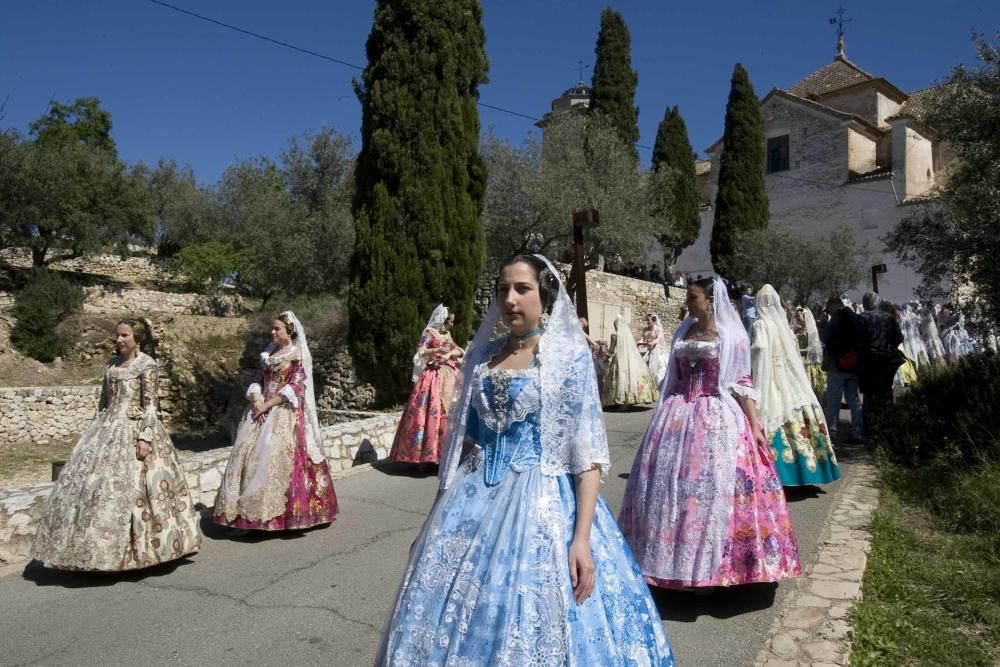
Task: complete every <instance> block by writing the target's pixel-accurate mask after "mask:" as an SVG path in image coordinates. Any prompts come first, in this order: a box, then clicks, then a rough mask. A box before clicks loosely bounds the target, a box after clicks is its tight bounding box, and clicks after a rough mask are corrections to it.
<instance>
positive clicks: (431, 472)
mask: <svg viewBox="0 0 1000 667" xmlns="http://www.w3.org/2000/svg"><path fill="white" fill-rule="evenodd" d="M372 467H373V468H375V469H376V470H378V471H379V472H380V473H382V474H385V475H389V476H390V477H412V478H413V479H425V478H427V477H437V473H438V467H437V466H436V465H431V466H429V467H426V468H421V467H420V466H419V465H418V464H416V463H400V462H397V461H388V460H384V459H383V460H382V461H377V462H375V463H373V464H372Z"/></svg>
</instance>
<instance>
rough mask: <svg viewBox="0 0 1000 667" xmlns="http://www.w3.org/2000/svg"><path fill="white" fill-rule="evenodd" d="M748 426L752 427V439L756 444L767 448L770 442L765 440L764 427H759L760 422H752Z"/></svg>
mask: <svg viewBox="0 0 1000 667" xmlns="http://www.w3.org/2000/svg"><path fill="white" fill-rule="evenodd" d="M750 428H751V429H753V439H754V441H755V442H756V443H757V446H758V447H762V448H764V449H767V447H768V445H769V444H770V443H769V442H768V441H767V436H766V435H764V429H762V428H761V427H760V424H752V425H751V426H750Z"/></svg>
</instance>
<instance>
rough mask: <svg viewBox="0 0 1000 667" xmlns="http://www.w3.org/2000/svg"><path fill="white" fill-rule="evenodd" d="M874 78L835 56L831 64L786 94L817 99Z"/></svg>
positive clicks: (842, 58)
mask: <svg viewBox="0 0 1000 667" xmlns="http://www.w3.org/2000/svg"><path fill="white" fill-rule="evenodd" d="M874 78H875V77H874V76H872V75H871V74H869V73H868V72H866V71H864V70H863V69H861V68H860V67H858V66H857V65H855V64H854V63H852V62H851V61H850V60H848V59H847V58H845V57H842V56H837V58H836V59H835V60H834V61H833V62H832V63H830V64H829V65H826V66H825V67H821V68H820V69H818V70H816V71H815V72H813V73H812V74H810V75H809V76H807V77H806V78H804V79H802V80H801V81H799V82H798V83H797V84H795V85H794V86H792V87H791V88H789V89H788V92H790V93H792V94H793V95H798V96H799V97H806V98H809V97H818V96H819V95H826V94H827V93H832V92H834V91H836V90H840V89H841V88H847V87H849V86H853V85H856V84H859V83H864V82H865V81H871V80H872V79H874Z"/></svg>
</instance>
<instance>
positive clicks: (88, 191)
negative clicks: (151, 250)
mask: <svg viewBox="0 0 1000 667" xmlns="http://www.w3.org/2000/svg"><path fill="white" fill-rule="evenodd" d="M8 159H9V162H8V164H9V165H10V166H11V168H12V169H11V171H9V172H8V173H7V174H6V175H5V177H4V178H2V179H0V202H2V203H0V213H2V216H0V227H2V229H3V231H2V232H0V236H2V237H3V238H4V240H5V242H6V243H7V244H8V245H17V246H21V247H28V248H30V249H31V255H32V262H33V264H34V266H36V267H41V266H45V265H47V264H48V263H49V261H51V259H52V257H53V255H52V252H53V251H62V252H63V254H62V255H61V256H62V257H66V256H67V254H68V256H70V257H79V256H81V255H84V254H86V253H89V252H93V251H95V250H97V249H99V248H100V247H103V246H107V245H116V246H118V247H120V248H124V247H125V245H126V244H127V243H128V241H129V239H131V238H132V237H133V236H137V235H138V236H148V235H150V234H151V231H152V230H151V215H150V211H149V208H148V206H147V200H146V198H145V188H144V184H143V182H142V179H141V177H140V176H139V175H138V174H137V173H136V172H134V171H129V170H127V169H126V168H125V166H124V165H122V164H121V163H120V162H118V160H117V159H115V158H114V157H113V156H111V155H110V154H108V153H107V152H105V151H103V150H99V149H95V148H92V147H90V146H87V145H85V144H75V143H71V144H63V145H59V144H56V143H54V142H51V143H46V144H38V143H35V142H21V143H19V144H17V145H16V146H15V147H14V148H13V149H12V150H11V153H10V155H9V157H8ZM67 251H68V252H67Z"/></svg>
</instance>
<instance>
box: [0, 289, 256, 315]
mask: <svg viewBox="0 0 1000 667" xmlns="http://www.w3.org/2000/svg"><path fill="white" fill-rule="evenodd" d="M13 307H14V295H13V294H12V293H10V292H0V312H6V311H9V310H11V309H12V308H13ZM83 312H85V313H90V314H93V315H118V316H122V315H133V314H136V315H145V314H147V313H160V314H162V313H169V314H173V315H212V316H216V317H239V316H241V315H244V314H246V312H247V309H246V308H245V307H244V305H243V299H242V297H240V295H239V294H220V295H216V296H209V295H206V294H191V293H184V292H161V291H159V290H151V289H125V288H120V287H111V286H109V285H94V286H92V287H84V288H83Z"/></svg>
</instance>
